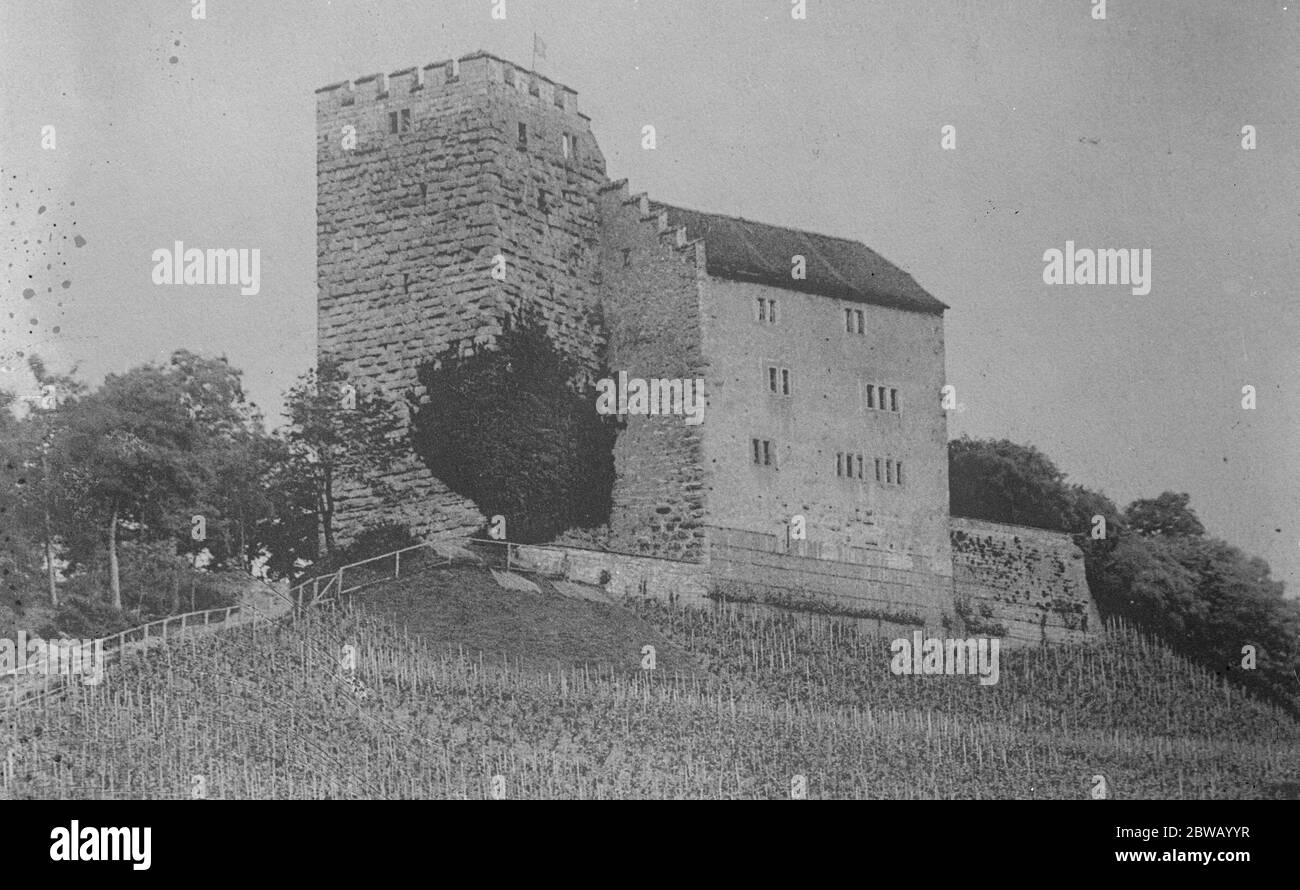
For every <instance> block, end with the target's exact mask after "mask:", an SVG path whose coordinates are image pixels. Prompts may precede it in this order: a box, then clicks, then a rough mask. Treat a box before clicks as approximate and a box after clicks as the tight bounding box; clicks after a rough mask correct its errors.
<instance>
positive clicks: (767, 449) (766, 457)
mask: <svg viewBox="0 0 1300 890" xmlns="http://www.w3.org/2000/svg"><path fill="white" fill-rule="evenodd" d="M749 441H750V444H752V445H753V447H754V465H755V466H758V467H770V466H772V465H774V464H775V463H776V449H775V448H774V447H773V446H772V440H771V439H750V440H749Z"/></svg>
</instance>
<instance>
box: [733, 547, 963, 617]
mask: <svg viewBox="0 0 1300 890" xmlns="http://www.w3.org/2000/svg"><path fill="white" fill-rule="evenodd" d="M763 539H771V540H769V541H765V540H763ZM776 540H777V539H775V538H774V537H773V536H770V535H755V534H754V533H751V532H745V531H739V530H731V529H719V528H710V529H709V574H710V577H711V579H712V580H713V583H714V588H715V589H716V590H717V592H719V593H721V594H723V595H725V596H728V597H730V598H735V599H741V600H747V601H752V602H759V603H765V604H768V605H777V606H783V607H787V608H800V609H807V610H810V611H835V612H840V613H844V614H849V615H855V616H859V617H871V618H881V619H882V620H890V621H894V622H895V623H899V624H912V625H916V626H921V625H924V626H926V627H933V628H937V627H940V626H942V624H943V622H944V619H945V617H947V618H948V619H949V620H951V619H952V618H953V616H954V609H953V592H952V589H953V588H952V579H951V578H949V577H946V576H944V575H938V574H934V573H931V572H923V571H908V570H903V569H896V568H890V567H889V566H887V565H880V564H865V563H853V562H840V561H838V560H835V559H819V558H816V557H812V556H800V555H797V554H795V553H789V552H780V550H779V549H778V548H777V547H776V546H775V544H776ZM913 619H914V620H913Z"/></svg>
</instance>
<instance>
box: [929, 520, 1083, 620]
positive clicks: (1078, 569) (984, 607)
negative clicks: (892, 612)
mask: <svg viewBox="0 0 1300 890" xmlns="http://www.w3.org/2000/svg"><path fill="white" fill-rule="evenodd" d="M950 529H951V535H952V557H953V578H954V579H955V580H956V581H957V582H958V590H959V591H960V592H961V593H960V595H965V596H967V597H968V604H969V611H970V614H972V615H974V616H977V621H978V619H980V618H982V619H985V620H989V621H993V622H997V623H1000V624H1003V625H1005V626H1006V628H1007V630H1008V636H1009V637H1011V638H1012V639H1013V640H1015V641H1017V642H1022V643H1038V642H1041V641H1044V640H1046V641H1049V642H1075V641H1079V640H1082V639H1085V635H1086V634H1087V633H1088V632H1089V631H1096V630H1098V629H1099V628H1100V627H1101V617H1100V615H1099V614H1098V612H1097V606H1096V604H1095V603H1094V601H1093V599H1092V594H1091V593H1090V592H1089V590H1088V579H1087V577H1086V575H1085V573H1084V564H1083V552H1082V551H1080V550H1079V548H1078V547H1076V546H1075V545H1074V542H1073V541H1071V540H1070V536H1069V535H1066V534H1062V533H1060V532H1050V531H1045V530H1043V529H1036V528H1026V527H1023V526H1015V525H1002V524H999V523H995V522H984V521H981V520H977V519H965V518H962V517H957V516H954V517H952V520H951V523H950Z"/></svg>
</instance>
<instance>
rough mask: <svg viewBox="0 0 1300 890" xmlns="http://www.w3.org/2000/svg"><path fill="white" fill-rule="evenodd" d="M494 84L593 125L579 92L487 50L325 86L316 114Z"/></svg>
mask: <svg viewBox="0 0 1300 890" xmlns="http://www.w3.org/2000/svg"><path fill="white" fill-rule="evenodd" d="M488 84H500V85H501V86H503V87H512V88H514V89H515V90H517V91H518V93H519V94H520V96H524V97H528V98H529V99H531V100H532V101H533V102H535V103H537V104H539V105H543V106H546V107H550V108H555V109H557V110H559V111H563V112H565V113H567V114H571V115H573V116H574V117H575V118H579V119H581V120H582V121H584V122H586V123H589V122H590V120H591V119H590V118H589V117H587V115H585V114H583V113H582V112H580V111H579V110H578V93H577V91H575V90H572V89H570V88H569V87H567V86H565V85H564V84H561V83H556V82H555V81H553V80H551V79H550V78H549V77H546V76H545V75H542V74H538V73H537V72H536V71H530V70H528V69H527V68H524V67H522V66H520V65H516V64H515V63H513V62H510V61H508V60H506V59H502V58H500V57H498V56H494V55H492V54H491V53H488V52H484V51H482V50H480V51H478V52H474V53H470V54H469V55H467V56H461V57H460V58H459V59H443V60H441V61H437V62H430V63H429V64H427V65H424V66H413V67H410V68H403V69H401V70H399V71H394V72H392V73H390V74H383V73H377V74H367V75H365V76H363V77H358V78H355V79H353V80H342V81H339V82H337V83H332V84H329V85H327V86H323V87H321V88H320V89H318V90H317V91H316V113H317V115H329V114H333V113H335V112H337V111H339V110H340V109H342V108H345V107H349V106H356V105H362V104H366V103H374V102H382V101H385V100H391V99H401V98H409V97H410V96H411V95H412V94H417V95H418V94H420V93H422V92H429V93H434V92H438V91H444V90H448V89H465V88H467V87H468V88H470V89H477V88H483V87H486V86H487V85H488Z"/></svg>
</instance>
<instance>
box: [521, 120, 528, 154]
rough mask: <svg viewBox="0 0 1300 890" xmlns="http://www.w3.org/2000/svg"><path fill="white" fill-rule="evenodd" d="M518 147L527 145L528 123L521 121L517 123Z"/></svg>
mask: <svg viewBox="0 0 1300 890" xmlns="http://www.w3.org/2000/svg"><path fill="white" fill-rule="evenodd" d="M519 147H520V148H527V147H528V125H527V124H525V123H523V122H522V121H520V123H519Z"/></svg>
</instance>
